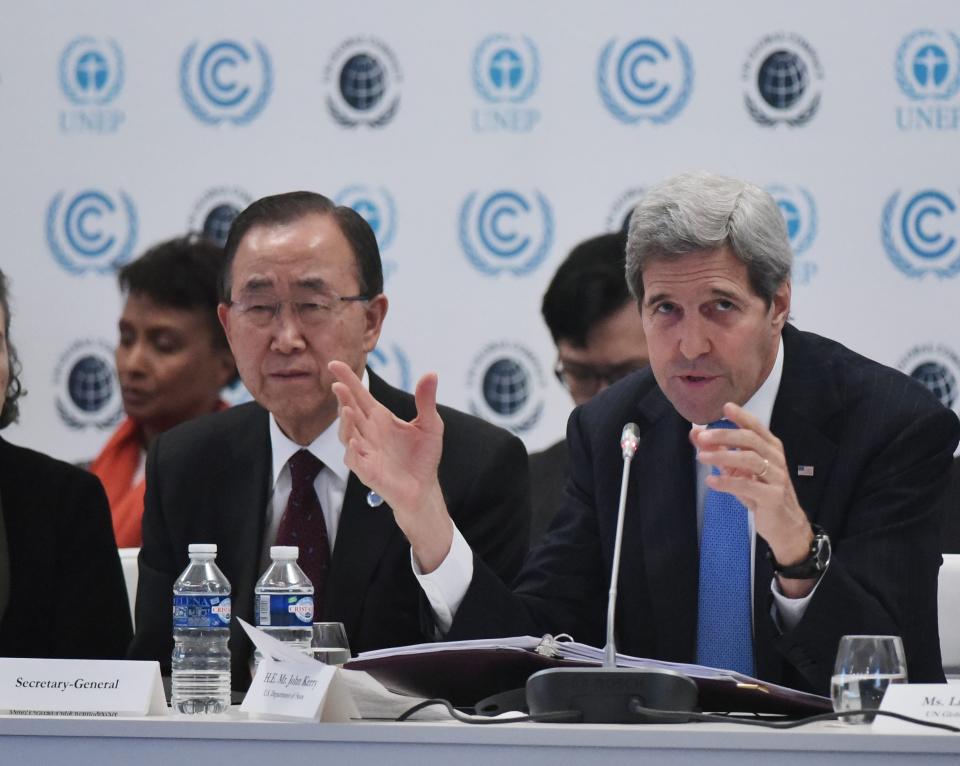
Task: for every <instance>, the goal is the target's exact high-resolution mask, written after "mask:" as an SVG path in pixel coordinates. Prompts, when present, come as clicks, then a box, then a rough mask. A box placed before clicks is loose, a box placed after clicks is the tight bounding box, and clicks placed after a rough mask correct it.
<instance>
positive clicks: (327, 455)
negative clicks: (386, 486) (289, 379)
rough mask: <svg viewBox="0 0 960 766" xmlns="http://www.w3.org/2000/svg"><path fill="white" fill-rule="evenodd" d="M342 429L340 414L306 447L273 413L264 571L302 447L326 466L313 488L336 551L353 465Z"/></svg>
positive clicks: (364, 380) (366, 378)
mask: <svg viewBox="0 0 960 766" xmlns="http://www.w3.org/2000/svg"><path fill="white" fill-rule="evenodd" d="M361 382H362V383H363V386H364V388H369V387H370V381H369V376H368V375H367V372H366V370H364V372H363V377H362V378H361ZM339 429H340V418H339V417H338V418H337V419H336V420H334V421H333V423H331V424H330V425H329V426H328V427H327V429H326V430H325V431H324V432H323V433H321V434H320V435H319V436H318V437H317V438H316V439H314V440H313V441H312V442H311V443H310V444H309V445H307V446H306V447H304V446H301V445H300V444H297V443H296V442H295V441H293V440H292V439H290V438H289V437H288V436H287V435H286V434H285V433H284V432H283V431H282V430H280V426H279V425H278V424H277V420H276V418H275V417H274V416H273V414H271V415H270V454H271V460H272V475H273V485H272V487H273V488H272V490H271V492H270V499H269V500H268V501H267V520H266V529H265V530H264V535H263V549H262V550H261V551H260V564H261V566H260V571H264V570H265V569H266V568H267V566H268V565H269V563H270V546H271V545H273V544H274V541H275V540H276V539H277V529H278V528H279V527H280V519H281V518H282V517H283V512H284V511H285V510H286V507H287V500H288V499H289V498H290V491H291V489H292V482H291V479H290V466H289V465H287V461H288V460H289V459H290V458H291V457H293V455H294V454H295V453H296V452H298V451H300V450H301V449H305V450H307V451H308V452H310V453H311V454H313V456H314V457H316V458H318V459H319V460H320V461H321V462H322V463H323V468H322V469H321V470H320V473H318V474H317V478H316V479H315V480H314V482H313V488H314V489H315V490H316V492H317V497H318V498H319V500H320V507H321V508H323V520H324V522H325V523H326V525H327V537H328V538H329V540H330V552H331V553H333V545H334V543H335V542H336V539H337V527H338V526H339V524H340V513H341V511H342V510H343V498H344V495H345V494H346V492H347V479H349V478H350V469H349V468H347V466H346V465H345V464H344V462H343V454H344V448H343V445H342V444H341V443H340V439H339V437H338V431H339ZM461 600H462V597H461Z"/></svg>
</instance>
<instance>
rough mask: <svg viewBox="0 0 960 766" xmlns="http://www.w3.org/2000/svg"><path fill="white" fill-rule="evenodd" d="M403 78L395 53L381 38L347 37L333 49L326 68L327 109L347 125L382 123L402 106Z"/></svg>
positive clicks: (340, 123) (378, 125)
mask: <svg viewBox="0 0 960 766" xmlns="http://www.w3.org/2000/svg"><path fill="white" fill-rule="evenodd" d="M402 79H403V77H402V74H401V72H400V67H399V65H398V64H397V61H396V57H395V56H394V55H393V52H392V51H391V50H390V49H389V48H387V47H386V46H385V45H384V44H383V43H381V42H380V41H379V40H376V39H373V38H353V39H350V40H347V41H346V42H344V43H343V44H341V45H340V46H339V47H338V48H337V50H336V51H334V53H333V55H332V56H331V58H330V61H329V63H328V64H327V67H326V70H325V72H324V82H325V83H326V85H327V87H328V89H329V90H328V95H327V110H328V111H329V112H330V115H331V116H332V117H333V119H334V120H335V121H336V122H337V123H338V124H339V125H341V126H342V127H345V128H353V127H357V126H358V125H367V126H369V127H374V128H380V127H383V126H384V125H386V124H387V123H388V122H390V121H391V120H392V119H393V117H394V116H395V114H396V112H397V109H398V108H399V106H400V96H399V91H398V86H399V83H400V82H401V81H402Z"/></svg>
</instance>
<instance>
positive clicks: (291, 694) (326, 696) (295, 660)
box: [238, 618, 360, 722]
mask: <svg viewBox="0 0 960 766" xmlns="http://www.w3.org/2000/svg"><path fill="white" fill-rule="evenodd" d="M238 619H239V618H238ZM240 625H241V626H242V627H243V629H244V631H246V633H247V635H248V636H249V637H250V640H251V641H252V642H253V645H254V646H255V647H257V649H259V650H260V654H261V655H262V656H263V659H262V660H261V661H260V665H259V666H258V667H257V674H256V675H255V676H254V677H253V682H252V683H251V684H250V688H249V689H248V690H247V694H246V696H245V697H244V698H243V704H242V705H241V706H240V710H242V711H243V712H244V713H248V714H251V715H256V716H262V717H266V718H272V717H276V718H296V719H299V720H311V721H330V722H343V721H349V720H350V719H351V718H359V717H360V711H359V710H357V706H356V704H355V703H354V700H353V696H352V695H351V694H350V691H349V689H348V688H347V686H346V684H344V683H343V681H342V679H341V678H340V670H339V669H338V668H337V667H335V666H333V665H324V664H323V663H322V662H317V661H316V660H314V659H313V658H312V657H307V655H305V654H302V653H301V652H299V651H297V650H296V649H291V648H290V647H289V646H286V645H285V644H284V643H283V642H281V641H277V640H276V639H275V638H273V637H272V636H268V635H267V634H266V633H264V632H263V631H262V630H259V629H257V628H255V627H253V626H252V625H250V624H249V623H248V622H245V621H244V620H240Z"/></svg>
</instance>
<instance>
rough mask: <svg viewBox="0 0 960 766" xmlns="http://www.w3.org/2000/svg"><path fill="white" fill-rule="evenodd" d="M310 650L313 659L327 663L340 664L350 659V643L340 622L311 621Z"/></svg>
mask: <svg viewBox="0 0 960 766" xmlns="http://www.w3.org/2000/svg"><path fill="white" fill-rule="evenodd" d="M310 652H311V655H312V656H313V658H314V659H315V660H317V661H318V662H323V663H326V664H327V665H342V664H343V663H345V662H349V661H350V644H349V643H348V642H347V631H346V629H345V628H344V627H343V623H342V622H315V623H313V637H312V639H311V641H310Z"/></svg>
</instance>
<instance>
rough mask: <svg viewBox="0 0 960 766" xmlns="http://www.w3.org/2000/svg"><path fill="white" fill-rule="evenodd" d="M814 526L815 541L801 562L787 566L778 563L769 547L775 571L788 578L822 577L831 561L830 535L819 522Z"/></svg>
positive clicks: (768, 556) (811, 578) (768, 551)
mask: <svg viewBox="0 0 960 766" xmlns="http://www.w3.org/2000/svg"><path fill="white" fill-rule="evenodd" d="M811 526H812V527H813V542H812V543H810V554H809V555H808V556H807V557H806V558H805V559H804V560H803V561H800V562H797V563H796V564H793V565H791V566H788V567H785V566H783V565H782V564H779V563H777V560H776V559H775V558H774V557H773V551H771V550H770V549H769V548H768V549H767V558H768V559H770V563H771V564H772V565H773V571H774V572H776V573H777V574H778V575H780V576H781V577H784V578H786V579H788V580H813V579H816V578H818V577H820V575H821V574H823V571H824V570H825V569H826V568H827V564H829V563H830V536H829V535H828V534H827V533H826V531H825V530H824V528H823V527H821V526H820V525H819V524H813V525H811Z"/></svg>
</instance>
